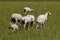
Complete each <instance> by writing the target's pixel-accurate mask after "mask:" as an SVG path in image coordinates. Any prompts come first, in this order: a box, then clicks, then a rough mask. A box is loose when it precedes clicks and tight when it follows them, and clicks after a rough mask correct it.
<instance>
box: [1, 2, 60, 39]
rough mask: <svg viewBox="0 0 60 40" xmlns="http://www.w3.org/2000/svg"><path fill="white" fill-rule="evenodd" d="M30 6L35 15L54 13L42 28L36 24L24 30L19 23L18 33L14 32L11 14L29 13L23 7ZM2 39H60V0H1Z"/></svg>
mask: <svg viewBox="0 0 60 40" xmlns="http://www.w3.org/2000/svg"><path fill="white" fill-rule="evenodd" d="M25 6H28V7H30V8H33V9H34V12H31V14H33V15H34V16H35V17H37V16H38V15H41V14H44V13H45V12H46V11H48V10H49V11H50V12H51V13H52V15H51V16H49V17H48V20H47V23H46V24H45V25H44V27H43V28H42V29H37V30H36V29H35V25H33V27H32V28H31V29H30V30H23V29H22V28H21V27H22V26H21V25H20V24H19V30H18V32H17V33H12V32H11V31H10V30H9V29H8V27H9V26H10V16H11V14H12V13H15V12H18V13H20V14H21V15H23V16H24V15H27V14H25V13H24V12H23V8H24V7H25ZM0 40H60V2H56V1H55V2H54V1H50V2H49V1H41V2H18V1H16V2H14V1H0Z"/></svg>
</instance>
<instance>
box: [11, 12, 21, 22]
mask: <svg viewBox="0 0 60 40" xmlns="http://www.w3.org/2000/svg"><path fill="white" fill-rule="evenodd" d="M21 18H22V15H21V14H18V13H13V14H12V15H11V22H13V23H17V22H20V21H21Z"/></svg>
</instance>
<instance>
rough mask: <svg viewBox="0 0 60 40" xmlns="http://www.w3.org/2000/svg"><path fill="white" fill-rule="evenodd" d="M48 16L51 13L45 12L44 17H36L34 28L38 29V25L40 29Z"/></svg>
mask: <svg viewBox="0 0 60 40" xmlns="http://www.w3.org/2000/svg"><path fill="white" fill-rule="evenodd" d="M49 15H51V13H50V12H49V11H48V12H46V13H45V14H44V15H39V16H38V17H37V22H36V23H37V26H36V28H38V27H39V25H40V26H41V28H42V26H43V25H44V23H45V22H46V20H47V17H48V16H49Z"/></svg>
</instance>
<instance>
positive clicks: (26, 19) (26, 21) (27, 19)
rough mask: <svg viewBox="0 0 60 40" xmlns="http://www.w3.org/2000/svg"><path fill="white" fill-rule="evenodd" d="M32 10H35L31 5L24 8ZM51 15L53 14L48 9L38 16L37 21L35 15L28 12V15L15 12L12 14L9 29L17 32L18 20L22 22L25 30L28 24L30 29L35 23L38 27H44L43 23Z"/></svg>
mask: <svg viewBox="0 0 60 40" xmlns="http://www.w3.org/2000/svg"><path fill="white" fill-rule="evenodd" d="M32 11H34V10H33V9H31V8H29V7H25V8H24V12H26V13H29V12H32ZM49 15H51V12H49V11H47V12H46V13H45V14H43V15H39V16H38V17H37V18H36V22H35V17H34V15H31V14H28V15H26V16H22V15H21V14H18V13H13V14H12V15H11V26H10V27H9V29H11V30H12V31H13V32H16V31H17V30H18V25H17V23H18V22H20V23H21V24H22V25H23V29H24V30H25V28H26V25H28V29H29V28H30V27H31V26H32V25H33V24H35V25H36V29H37V28H39V27H41V28H42V27H43V25H44V24H45V23H46V20H47V18H48V16H49Z"/></svg>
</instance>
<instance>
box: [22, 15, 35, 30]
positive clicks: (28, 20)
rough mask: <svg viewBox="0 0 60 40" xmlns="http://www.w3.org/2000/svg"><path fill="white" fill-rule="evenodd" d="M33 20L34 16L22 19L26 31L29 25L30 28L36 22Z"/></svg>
mask: <svg viewBox="0 0 60 40" xmlns="http://www.w3.org/2000/svg"><path fill="white" fill-rule="evenodd" d="M33 18H34V16H32V15H27V16H24V17H22V22H24V29H25V27H26V25H27V23H28V24H29V27H30V25H31V24H32V23H33V21H34V19H33ZM29 27H28V29H29Z"/></svg>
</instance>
